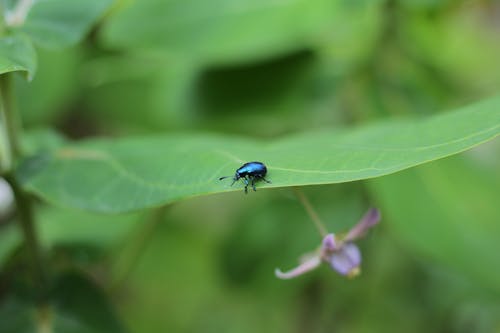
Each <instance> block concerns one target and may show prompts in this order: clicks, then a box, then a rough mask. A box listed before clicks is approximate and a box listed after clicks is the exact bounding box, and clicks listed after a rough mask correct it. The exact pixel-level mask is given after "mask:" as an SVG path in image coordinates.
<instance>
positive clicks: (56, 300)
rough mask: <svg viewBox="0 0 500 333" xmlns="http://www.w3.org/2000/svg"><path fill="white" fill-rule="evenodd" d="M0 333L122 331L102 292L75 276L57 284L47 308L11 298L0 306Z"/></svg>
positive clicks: (74, 274)
mask: <svg viewBox="0 0 500 333" xmlns="http://www.w3.org/2000/svg"><path fill="white" fill-rule="evenodd" d="M0 332H2V333H20V332H53V333H115V332H123V328H122V325H121V324H120V323H119V321H118V319H117V318H116V316H115V314H114V312H113V310H112V309H111V307H110V305H109V302H108V300H107V299H106V297H105V295H104V293H103V292H102V291H101V290H99V289H98V287H97V286H96V285H95V284H94V283H93V282H91V281H89V280H88V279H87V278H86V277H84V276H81V275H79V274H77V273H70V274H66V275H64V276H62V277H61V278H59V280H58V281H57V282H56V284H55V286H54V289H53V295H52V296H51V300H50V301H49V304H48V305H45V306H40V307H35V305H34V304H33V303H31V302H29V301H28V300H26V299H21V298H18V297H16V296H10V297H9V298H7V299H6V300H4V301H3V302H2V303H0Z"/></svg>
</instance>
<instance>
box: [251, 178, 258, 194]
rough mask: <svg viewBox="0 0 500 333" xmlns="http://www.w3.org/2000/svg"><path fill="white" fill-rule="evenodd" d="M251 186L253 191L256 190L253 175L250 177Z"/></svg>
mask: <svg viewBox="0 0 500 333" xmlns="http://www.w3.org/2000/svg"><path fill="white" fill-rule="evenodd" d="M252 188H253V190H254V191H257V189H256V188H255V177H252Z"/></svg>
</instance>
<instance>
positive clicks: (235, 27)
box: [102, 0, 336, 63]
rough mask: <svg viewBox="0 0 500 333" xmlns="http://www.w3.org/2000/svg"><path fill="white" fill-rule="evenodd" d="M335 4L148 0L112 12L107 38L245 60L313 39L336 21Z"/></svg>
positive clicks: (316, 0) (213, 58)
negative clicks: (115, 12) (113, 14)
mask: <svg viewBox="0 0 500 333" xmlns="http://www.w3.org/2000/svg"><path fill="white" fill-rule="evenodd" d="M335 6H336V4H335V3H334V2H331V1H327V0H286V1H283V0H279V1H268V0H239V1H234V0H215V1H209V2H207V1H198V0H188V1H186V0H170V1H162V0H142V1H135V2H133V3H132V4H130V6H129V7H127V8H125V9H124V10H123V11H121V12H118V13H117V14H116V15H115V16H114V17H111V18H110V19H109V20H108V21H107V25H106V26H105V27H104V30H103V34H102V39H103V41H104V42H105V43H106V44H108V45H110V46H112V47H120V48H134V49H141V48H143V49H153V50H163V51H166V52H168V53H173V54H178V55H181V56H185V57H187V58H190V59H194V60H195V61H196V62H199V61H201V62H204V63H207V62H208V63H213V62H216V63H220V62H242V61H248V60H250V59H256V58H263V57H268V56H271V55H277V54H283V53H285V52H288V51H292V50H296V49H298V48H303V47H305V46H307V45H308V44H312V41H313V40H314V39H315V38H318V37H319V36H320V35H321V34H322V33H323V32H325V31H326V30H327V29H328V28H329V27H330V25H331V22H332V21H333V17H334V15H335ZM137 22H140V24H137Z"/></svg>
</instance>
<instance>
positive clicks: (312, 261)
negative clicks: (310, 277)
mask: <svg viewBox="0 0 500 333" xmlns="http://www.w3.org/2000/svg"><path fill="white" fill-rule="evenodd" d="M320 264H321V259H320V257H319V256H313V257H310V258H309V259H307V260H306V261H304V262H302V263H301V264H300V265H299V266H297V267H295V268H294V269H292V270H290V271H288V272H282V271H281V270H280V269H279V268H276V270H275V271H274V274H275V275H276V277H278V278H280V279H292V278H294V277H297V276H299V275H302V274H304V273H307V272H309V271H312V270H313V269H315V268H317V267H318V266H319V265H320Z"/></svg>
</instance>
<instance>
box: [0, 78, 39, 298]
mask: <svg viewBox="0 0 500 333" xmlns="http://www.w3.org/2000/svg"><path fill="white" fill-rule="evenodd" d="M11 76H12V75H11V74H10V73H8V74H3V75H0V112H1V114H0V115H1V117H2V119H1V120H2V125H3V126H4V127H3V134H4V139H5V140H6V141H7V142H6V144H5V147H4V148H5V149H6V151H3V152H2V153H3V156H2V158H4V159H7V162H8V163H7V162H6V161H2V163H3V164H2V167H3V170H1V171H2V172H3V176H4V177H5V180H7V182H9V184H10V186H11V187H12V191H13V193H14V199H15V201H16V211H17V216H18V220H19V223H20V226H21V230H22V233H23V236H24V243H25V246H26V249H27V253H28V256H29V260H30V261H31V268H32V277H33V284H34V285H35V287H36V289H37V290H38V293H39V295H38V296H39V301H42V302H43V301H44V299H45V297H46V296H47V295H46V293H47V273H46V272H45V267H44V264H43V258H42V251H41V248H40V244H39V241H38V238H37V233H36V229H35V220H34V214H33V201H32V198H31V197H30V196H29V195H28V194H27V193H26V192H24V190H23V189H22V188H21V185H20V184H19V181H18V180H17V178H16V176H15V173H14V172H13V170H12V169H13V167H14V165H15V163H16V162H17V159H18V158H19V155H20V150H19V145H18V142H19V140H18V138H19V131H20V126H19V121H18V118H17V117H18V114H17V110H16V107H15V104H14V98H13V91H12V77H11Z"/></svg>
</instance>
